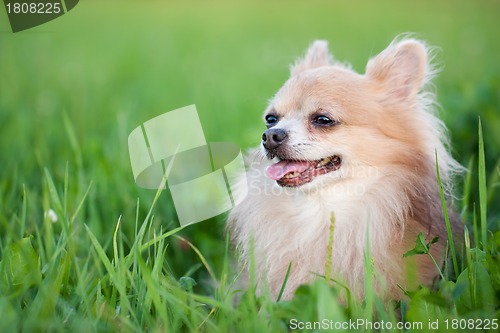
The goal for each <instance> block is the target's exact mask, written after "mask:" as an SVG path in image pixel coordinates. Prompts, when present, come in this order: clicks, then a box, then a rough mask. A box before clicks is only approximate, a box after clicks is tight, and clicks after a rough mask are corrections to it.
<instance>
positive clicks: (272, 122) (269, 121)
mask: <svg viewBox="0 0 500 333" xmlns="http://www.w3.org/2000/svg"><path fill="white" fill-rule="evenodd" d="M277 123H278V117H276V116H273V115H272V114H268V115H267V116H266V126H267V127H271V126H274V125H276V124H277Z"/></svg>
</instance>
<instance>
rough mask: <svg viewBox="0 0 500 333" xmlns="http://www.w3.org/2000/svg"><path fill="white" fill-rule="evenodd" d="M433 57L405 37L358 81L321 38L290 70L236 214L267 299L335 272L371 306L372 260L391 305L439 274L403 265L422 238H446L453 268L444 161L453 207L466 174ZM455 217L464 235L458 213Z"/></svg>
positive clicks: (233, 222)
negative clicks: (455, 188) (443, 109)
mask: <svg viewBox="0 0 500 333" xmlns="http://www.w3.org/2000/svg"><path fill="white" fill-rule="evenodd" d="M431 58H432V50H431V49H430V48H429V47H427V46H426V44H425V43H423V42H422V41H419V40H416V39H413V38H399V39H396V40H394V41H393V42H392V43H391V44H390V45H389V46H388V47H387V48H386V49H385V50H383V51H382V52H381V53H380V54H378V55H377V56H375V57H374V58H372V59H370V60H369V61H368V64H367V66H366V71H365V74H358V73H356V72H355V71H353V70H352V69H351V68H350V66H349V65H348V64H345V63H341V62H339V61H338V60H335V59H334V58H333V56H332V55H330V53H329V50H328V44H327V42H325V41H321V40H318V41H315V42H314V43H313V44H312V45H311V46H310V47H309V49H308V50H307V52H306V54H305V56H304V57H302V58H300V59H299V60H297V62H296V63H295V64H293V65H292V66H291V70H290V72H291V75H290V78H289V79H288V81H286V83H285V84H284V85H283V87H282V88H281V89H279V91H278V92H277V93H276V95H275V96H274V97H273V98H272V99H271V100H270V102H269V105H268V107H267V109H266V110H265V113H264V121H265V124H266V127H267V129H266V130H265V131H264V133H263V135H262V144H261V146H260V148H257V149H255V150H253V151H251V152H250V153H249V154H248V158H247V173H246V175H244V176H242V177H241V178H240V179H239V180H238V182H239V184H240V185H239V186H237V187H236V190H235V191H234V194H235V196H236V198H237V200H236V202H239V204H237V205H236V206H235V207H234V208H233V209H232V211H231V212H230V214H229V216H228V223H227V228H228V230H229V232H230V235H231V239H232V241H233V243H234V244H235V245H236V248H237V249H238V250H239V252H240V254H241V258H242V261H243V262H244V263H245V262H247V263H248V262H250V263H251V264H250V266H251V267H253V268H251V270H252V269H253V271H254V272H255V276H256V279H257V282H256V283H257V292H258V293H262V292H263V291H264V290H268V291H269V292H270V294H271V296H273V297H275V298H277V297H278V295H279V294H280V291H281V292H282V299H283V300H287V299H291V298H292V297H293V295H294V292H295V290H296V289H297V288H298V287H299V286H300V285H301V284H306V283H309V282H311V281H312V280H313V279H314V278H317V277H318V276H324V275H325V273H326V267H327V266H329V267H330V268H329V271H330V276H329V277H328V278H330V279H331V281H336V282H339V283H341V284H343V285H345V286H347V287H348V288H349V290H350V292H351V294H352V295H354V296H355V297H357V298H359V299H362V298H363V297H364V286H365V267H366V263H365V256H366V255H367V253H369V254H370V255H371V260H370V261H371V263H372V265H373V269H374V272H375V273H374V289H375V291H376V293H377V295H378V296H379V297H381V298H384V299H401V298H402V297H404V293H403V291H402V289H406V288H412V287H415V286H418V285H432V282H433V280H435V279H436V278H437V277H438V276H439V273H438V272H439V271H438V269H437V268H436V265H435V264H434V263H433V262H432V260H431V259H430V258H429V256H427V255H419V256H414V257H409V258H404V257H403V255H404V254H405V253H406V252H407V251H409V250H411V249H412V248H414V247H415V241H416V238H417V236H418V234H419V233H420V232H422V233H423V234H424V235H425V237H426V239H427V241H429V240H430V239H432V238H434V237H436V236H437V237H439V241H438V242H437V243H436V244H433V245H432V247H431V251H430V252H431V255H432V256H433V258H434V259H435V260H436V263H437V264H438V265H440V266H441V265H443V263H444V261H445V251H446V247H447V240H448V236H447V231H446V227H445V222H444V218H443V208H442V203H441V199H440V191H439V185H438V181H437V173H436V156H437V159H438V165H439V174H440V178H441V182H442V187H443V191H444V194H445V196H446V199H447V201H448V202H450V201H451V199H452V195H451V190H452V178H453V176H454V175H456V174H458V173H460V172H462V171H463V168H462V166H460V164H459V163H458V162H456V161H455V160H454V159H453V157H452V156H451V154H450V153H449V151H448V149H449V144H448V141H447V138H446V129H445V126H444V125H443V123H442V122H441V121H440V120H439V119H438V118H437V117H436V115H435V113H436V112H435V109H436V102H435V94H434V93H433V92H432V90H431V89H429V87H430V83H431V79H432V77H433V76H434V74H435V73H436V70H435V69H434V68H433V66H432V64H431ZM243 188H246V189H247V191H243V190H241V189H243ZM449 215H450V220H451V225H452V227H453V230H454V232H459V231H460V229H461V222H460V219H459V217H458V215H457V214H456V213H454V212H453V211H452V210H451V209H449ZM330 231H332V232H333V234H332V235H333V240H332V241H330V240H329V237H330ZM329 247H330V251H331V253H330V254H328V252H329V250H328V249H329ZM367 250H369V251H367ZM329 258H330V259H331V262H330V263H329V265H327V264H326V262H327V260H328V259H329ZM289 265H291V266H289ZM289 267H290V272H289V274H288V279H287V281H286V284H285V287H284V289H283V290H281V289H282V286H283V285H284V281H285V276H286V275H287V270H288V268H289Z"/></svg>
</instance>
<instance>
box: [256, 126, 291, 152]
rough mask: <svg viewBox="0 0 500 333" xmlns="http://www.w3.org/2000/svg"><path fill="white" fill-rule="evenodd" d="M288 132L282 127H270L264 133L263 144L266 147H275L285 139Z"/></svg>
mask: <svg viewBox="0 0 500 333" xmlns="http://www.w3.org/2000/svg"><path fill="white" fill-rule="evenodd" d="M286 137H287V134H286V132H285V131H284V130H282V129H281V128H270V129H268V130H267V131H265V132H264V134H262V144H263V145H264V147H265V148H266V149H275V148H277V147H278V146H279V145H281V144H282V143H283V141H285V139H286Z"/></svg>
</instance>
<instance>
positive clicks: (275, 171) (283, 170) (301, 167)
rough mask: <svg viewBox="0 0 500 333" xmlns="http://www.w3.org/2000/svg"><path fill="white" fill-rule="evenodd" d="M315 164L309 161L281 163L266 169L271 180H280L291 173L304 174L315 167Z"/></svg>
mask: <svg viewBox="0 0 500 333" xmlns="http://www.w3.org/2000/svg"><path fill="white" fill-rule="evenodd" d="M314 164H315V162H309V161H280V162H278V163H275V164H273V165H270V166H268V167H267V169H266V174H267V176H268V177H269V178H271V179H274V180H279V179H281V178H283V176H285V175H286V174H287V173H290V172H299V173H301V172H304V171H305V170H306V169H307V168H309V167H311V166H313V165H314Z"/></svg>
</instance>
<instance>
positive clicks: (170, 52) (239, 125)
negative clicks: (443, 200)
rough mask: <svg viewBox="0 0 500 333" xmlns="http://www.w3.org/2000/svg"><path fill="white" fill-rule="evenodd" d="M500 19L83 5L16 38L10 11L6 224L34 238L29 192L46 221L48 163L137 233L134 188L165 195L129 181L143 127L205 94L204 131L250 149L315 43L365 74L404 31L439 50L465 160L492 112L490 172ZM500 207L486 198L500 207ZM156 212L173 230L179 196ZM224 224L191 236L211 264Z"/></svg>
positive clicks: (0, 84) (455, 140)
mask: <svg viewBox="0 0 500 333" xmlns="http://www.w3.org/2000/svg"><path fill="white" fill-rule="evenodd" d="M499 17H500V2H499V1H456V0H453V1H418V2H417V1H415V2H409V1H307V2H306V1H272V2H271V1H268V2H264V1H253V2H249V1H210V2H208V1H182V2H180V1H179V2H172V1H137V2H131V1H114V2H111V1H109V2H103V1H81V2H80V3H79V4H78V5H77V6H76V7H75V8H74V9H73V10H72V11H71V12H69V13H68V14H66V15H64V16H62V17H61V18H59V19H56V20H54V21H51V22H49V23H47V24H44V25H42V26H39V27H36V28H33V29H30V30H27V31H24V32H20V33H15V34H13V33H12V32H11V31H10V28H9V25H8V21H7V17H6V14H5V11H4V10H3V9H1V10H0V219H1V220H0V233H3V234H5V233H7V232H11V233H12V232H14V233H17V234H19V236H23V235H29V234H30V233H31V232H32V230H31V231H30V230H21V231H19V230H17V229H16V228H18V226H17V224H16V222H15V221H16V220H15V219H14V218H13V216H15V215H16V214H18V213H19V211H20V209H21V202H22V201H21V199H22V197H23V186H25V189H26V196H27V199H28V203H29V206H28V216H29V219H30V220H31V221H32V222H33V223H35V224H36V223H42V222H41V221H42V220H43V208H42V207H43V203H42V200H43V199H42V198H43V196H42V195H41V193H42V192H43V188H44V180H43V168H45V167H46V168H47V169H48V170H49V171H50V172H51V174H52V176H53V178H54V180H55V182H56V185H57V186H58V188H61V186H62V184H63V181H64V174H65V168H66V166H68V170H69V193H70V197H71V198H75V199H74V200H70V201H69V205H70V206H73V207H72V208H73V209H74V208H75V207H74V206H76V205H77V203H78V200H77V199H76V198H81V196H82V195H83V193H84V192H85V190H86V188H87V186H88V185H89V184H90V183H91V182H92V188H91V191H90V194H89V199H88V200H87V201H86V202H85V205H84V209H83V213H82V214H81V216H80V218H79V221H80V223H86V224H87V225H89V226H90V228H91V229H92V230H93V231H94V233H96V235H97V236H98V237H99V239H100V240H101V241H103V242H104V243H105V244H108V247H109V239H110V237H111V235H112V232H113V230H114V226H115V224H116V221H117V220H118V217H119V216H122V226H123V228H124V230H125V233H126V234H127V230H128V235H130V237H132V235H133V230H134V228H135V224H134V222H135V212H136V203H137V198H139V199H140V214H141V216H142V217H143V216H144V215H145V213H146V212H147V210H148V209H149V207H150V204H151V202H152V198H153V195H154V193H152V192H151V191H148V190H143V189H140V188H138V187H136V185H135V184H134V180H133V177H132V173H131V169H130V163H129V156H128V148H127V136H128V134H129V133H130V132H131V131H132V129H134V128H135V127H136V126H138V125H139V124H141V123H143V122H144V121H146V120H148V119H150V118H152V117H154V116H156V115H159V114H162V113H164V112H167V111H169V110H173V109H176V108H179V107H182V106H185V105H190V104H196V106H197V109H198V112H199V115H200V118H201V122H202V125H203V128H204V131H205V136H206V138H207V141H229V142H234V143H237V144H239V145H240V146H241V147H242V148H248V147H250V146H254V145H256V144H258V143H259V140H260V135H261V132H262V130H263V129H264V126H263V124H262V121H261V114H262V112H263V110H264V108H265V106H266V103H267V100H268V99H269V98H270V97H272V95H273V94H274V93H275V92H276V90H277V89H278V88H279V87H280V86H281V85H282V83H283V82H284V81H285V80H286V79H287V77H288V66H289V64H290V63H292V62H293V61H294V60H295V58H296V57H298V56H300V55H302V54H303V52H304V51H305V49H306V48H307V46H308V45H309V44H310V43H311V42H312V41H313V40H314V39H318V38H321V39H326V40H328V41H329V42H330V49H331V51H332V53H333V54H334V55H335V57H336V58H337V59H339V60H341V61H348V62H350V63H352V65H353V68H354V69H355V70H357V71H359V72H364V68H365V65H366V62H367V60H368V59H369V57H372V56H374V55H376V54H377V53H378V52H380V51H381V50H383V49H384V48H385V47H386V46H387V45H388V44H389V43H390V42H391V40H392V39H393V38H394V37H395V36H397V35H399V34H401V33H405V32H412V33H415V36H416V37H418V38H421V39H423V40H425V41H427V42H428V43H429V44H430V45H432V46H436V47H438V50H439V51H438V52H437V55H436V60H437V63H438V65H439V67H440V68H441V69H442V70H441V73H440V75H439V76H438V77H437V79H436V80H435V85H436V89H437V95H438V101H439V103H440V105H441V117H442V119H443V120H444V121H445V123H446V124H447V126H448V128H449V130H450V134H451V138H452V148H453V152H454V156H455V157H456V158H457V159H458V160H459V161H460V162H461V163H462V164H463V165H465V166H467V165H468V163H469V161H470V160H471V159H474V158H475V156H476V150H477V149H476V147H477V125H478V117H479V116H481V119H482V122H483V130H484V135H485V144H486V161H487V171H488V172H489V173H495V170H496V169H495V165H496V163H497V160H498V158H499V155H500V61H499V56H498V55H499V54H500V38H498V32H499V31H500V20H499V19H498V18H499ZM472 171H473V177H475V173H474V172H475V170H472ZM458 183H459V184H458V185H457V187H458V188H459V189H460V181H459V182H458ZM458 196H459V197H460V193H459V194H458ZM491 197H492V198H494V197H496V198H498V197H499V196H491ZM468 200H470V201H471V202H472V201H477V200H476V199H475V195H472V196H471V198H470V199H468ZM499 206H500V203H498V202H496V204H493V205H491V204H490V207H492V208H491V210H492V211H493V212H494V211H495V209H496V211H497V212H498V208H499ZM495 207H496V208H495ZM155 221H156V225H157V226H163V229H165V228H173V227H175V226H177V225H178V223H177V222H176V221H175V211H174V210H173V209H172V206H171V204H170V199H169V196H168V193H165V195H163V196H162V197H161V199H160V204H159V205H158V207H157V209H156V211H155ZM223 224H224V222H223V217H221V218H217V219H213V220H211V221H208V222H204V223H200V224H197V225H195V226H192V227H190V228H188V229H186V230H184V231H183V234H184V235H186V236H187V237H188V238H190V239H192V240H193V242H194V243H195V244H196V245H197V246H198V247H199V248H200V250H201V251H202V252H203V253H204V254H205V255H206V256H207V257H208V259H209V260H210V261H211V263H214V264H215V265H217V264H218V262H219V259H218V258H219V256H220V254H221V253H222V252H223V249H224V246H223V244H224V242H223V237H224V235H223ZM214 225H216V226H217V227H216V228H214ZM55 228H57V226H55ZM106 242H107V243H106ZM172 242H174V243H173V244H171V246H170V247H169V249H168V256H169V263H170V265H171V269H172V271H173V273H174V274H175V275H176V276H181V275H183V274H184V273H185V272H186V271H187V270H189V269H190V268H191V267H192V265H193V263H194V262H196V258H195V257H194V255H193V253H191V251H186V250H185V247H183V244H180V243H175V241H172ZM198 288H203V284H201V287H200V285H199V286H198Z"/></svg>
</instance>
